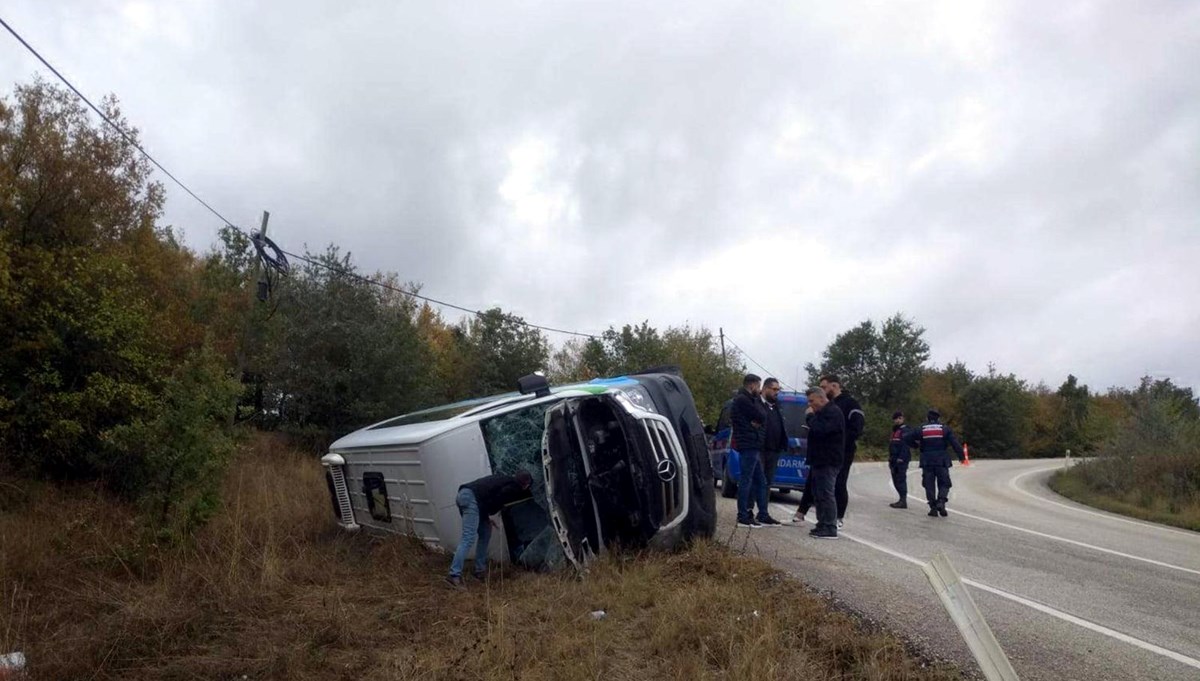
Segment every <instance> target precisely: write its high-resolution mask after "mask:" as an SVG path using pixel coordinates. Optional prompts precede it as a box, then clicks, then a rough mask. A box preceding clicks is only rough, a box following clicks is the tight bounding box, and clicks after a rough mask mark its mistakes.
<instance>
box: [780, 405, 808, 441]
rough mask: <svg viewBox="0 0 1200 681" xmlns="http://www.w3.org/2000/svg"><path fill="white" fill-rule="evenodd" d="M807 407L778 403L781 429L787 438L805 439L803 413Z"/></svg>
mask: <svg viewBox="0 0 1200 681" xmlns="http://www.w3.org/2000/svg"><path fill="white" fill-rule="evenodd" d="M806 409H808V405H806V404H800V403H799V402H783V401H780V402H779V411H780V413H782V414H783V427H784V429H785V430H786V431H787V435H788V437H805V436H806V435H807V434H808V433H807V432H806V431H804V430H803V428H804V425H805V423H806V421H805V418H804V411H805V410H806Z"/></svg>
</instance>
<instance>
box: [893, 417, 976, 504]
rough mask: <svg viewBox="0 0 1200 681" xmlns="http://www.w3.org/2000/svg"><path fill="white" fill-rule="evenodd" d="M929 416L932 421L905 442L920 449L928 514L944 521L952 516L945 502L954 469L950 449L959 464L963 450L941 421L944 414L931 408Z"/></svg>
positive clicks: (947, 498) (914, 432)
mask: <svg viewBox="0 0 1200 681" xmlns="http://www.w3.org/2000/svg"><path fill="white" fill-rule="evenodd" d="M928 417H929V422H928V423H926V424H925V425H923V426H921V429H920V430H913V431H912V432H911V433H909V434H908V436H906V437H905V438H904V441H905V442H906V443H908V445H909V446H910V447H916V446H918V445H920V447H921V484H922V485H923V486H924V487H925V499H926V500H928V501H929V515H931V516H938V515H940V516H942V517H943V518H945V517H946V516H947V515H949V514H948V513H946V502H947V501H949V499H950V466H951V464H950V453H949V452H948V451H947V447H948V448H950V449H953V450H954V453H955V454H956V455H957V456H958V461H959V463H962V461H963V449H962V445H960V444H959V443H958V440H956V439H955V438H954V433H953V432H952V431H951V430H950V428H949V427H948V426H946V425H944V424H942V423H940V422H939V420H940V419H941V418H942V415H941V414H939V413H938V411H937V410H936V409H930V410H929V414H928Z"/></svg>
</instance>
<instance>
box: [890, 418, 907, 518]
mask: <svg viewBox="0 0 1200 681" xmlns="http://www.w3.org/2000/svg"><path fill="white" fill-rule="evenodd" d="M910 430H911V429H910V428H909V427H908V426H906V425H904V413H903V412H899V411H898V412H896V413H894V414H892V441H891V442H889V443H888V469H889V470H891V471H892V485H894V486H895V487H896V491H897V492H899V493H900V501H897V502H895V503H892V504H889V506H891V507H892V508H908V462H909V461H911V460H912V450H910V449H909V447H908V443H907V442H905V441H904V439H905V438H906V437H908V433H909V431H910Z"/></svg>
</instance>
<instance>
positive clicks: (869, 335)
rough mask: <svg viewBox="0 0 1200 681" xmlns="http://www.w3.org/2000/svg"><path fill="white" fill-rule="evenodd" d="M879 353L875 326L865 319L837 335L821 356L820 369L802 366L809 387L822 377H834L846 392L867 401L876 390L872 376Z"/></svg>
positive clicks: (812, 365)
mask: <svg viewBox="0 0 1200 681" xmlns="http://www.w3.org/2000/svg"><path fill="white" fill-rule="evenodd" d="M878 353H879V336H878V334H876V332H875V325H874V324H872V323H871V320H869V319H868V320H866V321H864V322H862V323H860V324H859V325H858V326H855V327H853V328H850V329H848V330H846V331H843V332H842V333H839V334H838V335H837V337H835V338H834V339H833V342H832V343H830V344H829V347H827V348H825V351H824V352H822V353H821V365H820V366H819V367H818V366H816V365H814V364H812V363H811V362H810V363H808V364H806V365H805V366H804V369H805V371H807V372H808V382H809V385H816V384H817V383H818V382H819V381H820V379H821V376H823V375H825V374H837V375H838V377H839V378H841V379H842V384H843V385H844V386H846V388H847V389H849V390H853V391H854V392H856V393H858V396H859V397H860V398H862V399H865V400H867V401H870V400H869V398H868V395H869V394H871V393H873V392H874V391H875V387H876V384H877V383H878V375H877V374H876V373H875V370H876V367H877V366H878V364H879V358H878Z"/></svg>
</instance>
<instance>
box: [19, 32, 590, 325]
mask: <svg viewBox="0 0 1200 681" xmlns="http://www.w3.org/2000/svg"><path fill="white" fill-rule="evenodd" d="M0 25H3V26H4V28H5V29H7V30H8V32H9V33H11V34H12V36H13V37H14V38H16V39H17V40H18V41H19V42H20V43H21V44H22V45H24V46H25V49H27V50H29V52H30V53H31V54H33V56H34V57H37V60H38V61H40V62H41V63H42V64H43V65H44V66H45V67H46V68H48V69H50V72H51V73H53V74H54V75H55V76H56V77H57V78H58V79H59V80H60V81H62V83H63V85H66V86H67V87H68V88H70V89H71V92H74V93H75V96H76V97H79V99H81V100H83V103H84V104H87V105H88V107H89V108H91V110H92V111H94V112H96V115H97V116H99V117H100V118H101V120H103V121H104V122H105V123H107V124H108V125H109V126H110V127H111V128H112V129H113V130H116V131H117V134H119V135H120V136H121V137H122V138H123V139H124V140H125V142H126V143H127V144H129V146H131V147H133V148H134V149H137V150H138V151H139V152H141V154H142V155H143V156H145V157H146V159H147V160H149V161H150V162H151V163H153V164H154V166H155V167H156V168H158V169H159V170H161V171H162V172H163V174H165V175H166V176H167V177H169V178H171V180H172V181H173V182H174V183H175V184H177V185H179V187H180V189H183V191H185V192H187V193H188V195H189V196H191V197H192V198H193V199H195V200H196V201H197V202H198V203H199V204H200V205H202V206H204V207H205V208H207V209H208V211H209V212H210V213H212V214H213V215H215V216H217V219H219V220H220V221H221V222H223V223H224V224H226V225H228V226H229V227H231V228H233V229H235V230H237V231H238V232H241V233H242V234H244V235H246V236H251V235H250V234H249V233H247V232H246V230H244V229H242V228H241V227H238V226H237V225H235V224H233V222H231V221H230V220H229V219H228V218H226V217H225V216H224V215H222V214H221V213H220V212H219V211H218V210H217V209H216V208H213V207H212V205H210V204H209V203H208V202H207V201H205V200H204V199H202V198H200V196H199V195H198V194H196V192H194V191H192V189H191V188H190V187H188V186H187V185H186V184H184V183H183V181H182V180H180V179H179V178H178V177H175V174H174V173H172V172H171V171H169V170H167V168H166V166H164V165H163V164H161V163H159V162H158V159H156V158H154V156H152V155H151V154H150V152H148V151H146V150H145V149H144V148H142V146H141V145H140V144H138V143H137V141H136V140H134V139H133V138H132V137H131V136H130V135H129V133H127V132H126V131H125V129H124V128H122V127H121V126H120V125H117V123H116V122H115V121H113V120H112V119H111V118H109V117H108V116H107V115H106V114H105V113H104V112H103V111H101V110H100V107H98V106H96V105H95V104H93V103H92V100H90V99H88V98H87V96H86V95H84V94H83V93H82V92H80V91H79V88H77V87H75V85H74V84H72V83H71V81H70V80H68V79H67V77H66V76H64V75H63V74H62V73H61V72H60V71H59V70H58V69H56V68H54V65H52V64H51V63H50V62H49V61H47V60H46V58H45V57H43V56H42V55H41V54H40V53H39V52H38V51H37V50H35V49H34V48H33V46H32V45H30V44H29V43H28V42H27V41H26V40H25V38H23V37H21V34H19V33H17V31H16V29H14V28H13V27H12V26H11V25H9V23H8V22H7V21H5V20H4V19H3V17H0ZM280 250H281V251H282V249H280ZM282 252H283V253H285V254H286V255H289V256H291V257H293V258H296V259H297V260H302V261H304V262H307V263H309V264H312V265H316V266H318V267H324V268H326V269H329V270H331V271H334V272H337V273H338V274H341V275H344V276H348V277H353V278H355V279H358V280H360V281H363V282H365V283H368V284H374V285H376V286H380V287H383V288H386V289H389V290H392V291H395V292H396V293H401V294H403V295H406V296H410V297H412V298H417V299H419V300H423V301H425V302H428V303H433V304H435V305H440V306H442V307H448V308H451V309H454V310H459V311H461V312H466V313H468V314H473V315H475V316H477V317H481V316H483V314H484V313H483V312H482V311H480V310H473V309H471V308H468V307H463V306H462V305H455V304H454V303H447V302H446V301H443V300H437V299H435V298H430V297H428V296H423V295H420V294H418V293H414V292H412V291H406V290H404V289H401V288H397V287H395V286H391V285H389V284H387V283H385V282H381V281H376V280H374V279H371V278H369V277H364V276H362V275H360V274H357V273H355V272H351V271H349V270H344V269H342V268H338V267H334V266H332V265H330V264H328V263H324V262H321V261H319V260H314V259H312V258H309V257H306V256H302V255H297V254H295V253H289V252H288V251H282ZM508 316H509V318H511V319H512V320H513V321H516V322H517V323H519V324H521V325H523V326H527V327H530V328H534V329H539V330H541V331H548V332H551V333H561V334H566V335H568V336H578V337H581V338H596V336H595V335H594V334H590V333H583V332H581V331H569V330H567V329H558V328H554V327H552V326H543V325H541V324H534V323H532V322H527V321H525V320H523V319H520V318H518V317H516V316H514V315H511V314H510V315H508Z"/></svg>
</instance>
